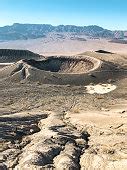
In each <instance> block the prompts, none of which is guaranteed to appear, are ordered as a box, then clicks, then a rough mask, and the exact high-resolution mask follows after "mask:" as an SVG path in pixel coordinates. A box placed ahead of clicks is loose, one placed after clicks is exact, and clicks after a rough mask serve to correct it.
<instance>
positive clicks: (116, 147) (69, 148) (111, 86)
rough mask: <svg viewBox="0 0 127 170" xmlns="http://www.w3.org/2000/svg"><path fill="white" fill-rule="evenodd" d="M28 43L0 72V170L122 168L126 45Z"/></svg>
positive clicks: (126, 153)
mask: <svg viewBox="0 0 127 170" xmlns="http://www.w3.org/2000/svg"><path fill="white" fill-rule="evenodd" d="M33 41H34V43H33V46H31V43H30V42H29V41H28V44H27V45H28V48H27V49H29V50H31V49H32V51H34V52H39V53H40V54H43V55H44V56H48V55H52V56H51V57H42V61H36V60H30V59H28V60H27V59H25V60H20V61H18V62H14V63H11V64H9V65H6V66H3V65H2V67H1V69H0V137H1V141H0V151H1V155H0V169H3V170H4V169H15V170H26V169H58V170H59V169H60V170H64V169H68V170H69V169H72V170H73V169H74V170H79V169H81V170H127V46H126V45H123V44H113V43H112V45H111V44H109V43H108V42H107V41H106V40H105V41H104V40H103V41H102V40H96V42H95V40H89V41H91V42H92V43H91V44H90V45H88V44H87V43H88V42H87V41H84V42H82V43H81V42H78V43H76V42H74V41H71V40H66V45H65V44H64V43H65V42H61V44H60V43H59V42H58V43H57V42H55V43H54V45H53V44H52V46H51V47H52V48H51V47H50V42H47V43H45V44H44V43H43V46H40V45H39V46H38V44H37V43H36V45H34V44H35V42H36V41H37V40H33ZM39 41H41V39H40V40H39ZM58 41H59V40H58ZM67 41H68V43H67ZM20 42H21V44H22V48H24V47H23V44H24V41H20ZM14 43H15V42H12V43H11V44H9V45H8V43H7V42H4V48H13V47H14V46H13V45H14ZM39 43H40V42H39ZM94 43H95V44H96V46H95V45H94ZM2 44H3V43H0V47H1V46H2ZM21 44H20V47H21ZM58 44H59V45H58ZM76 44H77V45H76ZM47 46H48V47H47ZM17 48H18V43H17ZM47 48H48V49H49V50H47ZM84 49H85V50H84ZM99 49H103V50H108V51H111V52H112V53H105V52H102V53H100V52H93V51H94V50H99ZM84 51H85V52H84ZM121 51H122V53H121ZM116 52H117V53H116ZM120 53H121V54H120ZM55 55H64V56H62V57H61V56H55ZM5 64H6V63H5Z"/></svg>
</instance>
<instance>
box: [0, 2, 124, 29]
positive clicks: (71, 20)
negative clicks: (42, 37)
mask: <svg viewBox="0 0 127 170" xmlns="http://www.w3.org/2000/svg"><path fill="white" fill-rule="evenodd" d="M13 23H40V24H52V25H59V24H65V25H67V24H69V25H99V26H102V27H104V28H108V29H113V30H115V29H124V30H127V0H0V26H3V25H10V24H13Z"/></svg>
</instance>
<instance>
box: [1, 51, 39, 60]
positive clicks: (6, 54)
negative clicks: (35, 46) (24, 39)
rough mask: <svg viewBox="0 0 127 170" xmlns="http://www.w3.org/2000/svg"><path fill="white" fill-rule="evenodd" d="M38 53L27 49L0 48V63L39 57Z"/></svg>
mask: <svg viewBox="0 0 127 170" xmlns="http://www.w3.org/2000/svg"><path fill="white" fill-rule="evenodd" d="M40 57H41V56H40V55H39V54H35V53H33V52H31V51H28V50H14V49H0V63H10V62H16V61H19V60H21V59H36V60H38V59H40Z"/></svg>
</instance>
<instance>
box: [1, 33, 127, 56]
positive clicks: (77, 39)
mask: <svg viewBox="0 0 127 170" xmlns="http://www.w3.org/2000/svg"><path fill="white" fill-rule="evenodd" d="M1 48H4V49H8V48H9V49H23V50H30V51H33V52H35V53H38V54H41V55H44V56H51V55H67V56H68V55H76V54H80V53H83V52H84V51H97V50H100V49H102V50H105V51H111V52H114V53H118V54H127V45H126V44H120V43H111V42H110V39H103V38H98V39H93V38H91V39H90V38H89V37H87V36H85V35H77V36H74V35H73V34H72V33H60V34H58V33H49V34H48V35H47V36H46V37H45V38H38V39H28V40H15V41H7V42H0V49H1Z"/></svg>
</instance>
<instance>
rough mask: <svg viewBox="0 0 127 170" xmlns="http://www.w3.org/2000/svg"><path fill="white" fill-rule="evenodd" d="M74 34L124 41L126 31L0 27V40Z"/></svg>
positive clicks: (92, 26)
mask: <svg viewBox="0 0 127 170" xmlns="http://www.w3.org/2000/svg"><path fill="white" fill-rule="evenodd" d="M51 32H58V33H76V34H83V35H86V36H88V37H93V38H108V39H114V38H116V39H124V38H126V37H127V31H119V30H118V31H111V30H108V29H104V28H102V27H100V26H97V25H89V26H76V25H58V26H53V25H51V24H20V23H14V24H13V25H10V26H3V27H0V40H1V41H8V40H27V39H37V38H42V37H46V35H47V34H48V33H51Z"/></svg>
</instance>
